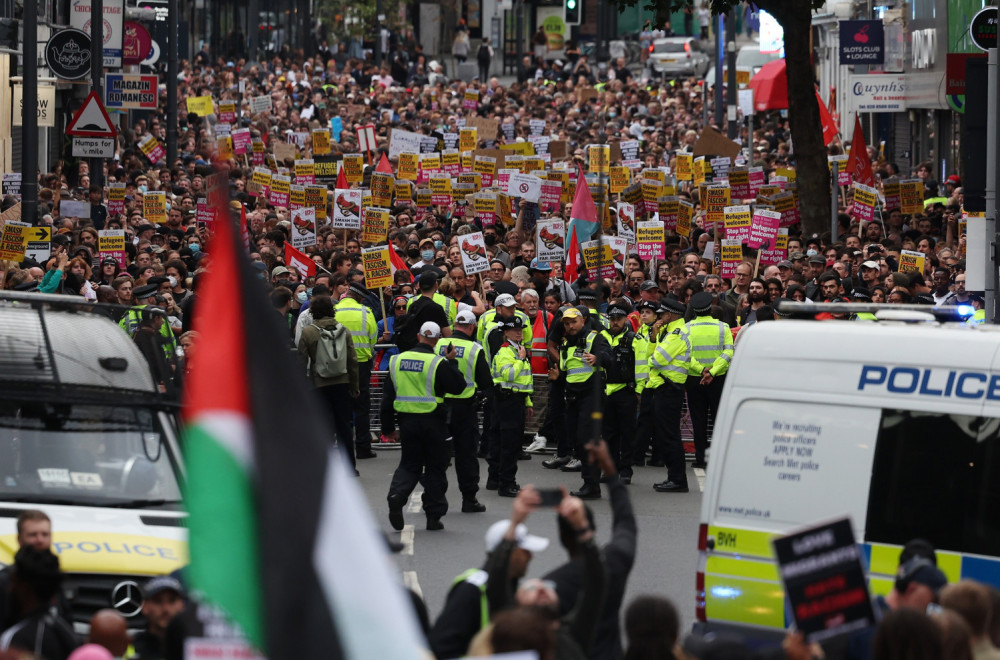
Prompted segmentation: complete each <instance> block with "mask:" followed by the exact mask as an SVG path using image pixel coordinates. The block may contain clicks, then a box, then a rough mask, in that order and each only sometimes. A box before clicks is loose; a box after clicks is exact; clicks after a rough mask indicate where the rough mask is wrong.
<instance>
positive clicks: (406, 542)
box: [399, 525, 413, 555]
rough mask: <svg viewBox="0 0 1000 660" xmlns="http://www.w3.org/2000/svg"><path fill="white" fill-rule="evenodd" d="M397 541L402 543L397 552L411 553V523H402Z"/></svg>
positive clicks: (402, 553)
mask: <svg viewBox="0 0 1000 660" xmlns="http://www.w3.org/2000/svg"><path fill="white" fill-rule="evenodd" d="M399 542H400V543H402V544H403V549H402V550H400V551H399V554H401V555H412V554H413V525H403V531H401V532H400V533H399Z"/></svg>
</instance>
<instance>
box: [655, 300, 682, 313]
mask: <svg viewBox="0 0 1000 660" xmlns="http://www.w3.org/2000/svg"><path fill="white" fill-rule="evenodd" d="M656 311H657V312H659V313H661V314H662V313H664V312H669V313H670V314H680V315H681V316H683V315H684V312H685V311H687V308H686V307H685V306H684V303H682V302H681V301H680V300H677V299H676V298H663V299H661V300H660V306H659V307H658V308H657V310H656Z"/></svg>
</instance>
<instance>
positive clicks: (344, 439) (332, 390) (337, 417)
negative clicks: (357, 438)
mask: <svg viewBox="0 0 1000 660" xmlns="http://www.w3.org/2000/svg"><path fill="white" fill-rule="evenodd" d="M316 394H318V395H319V398H320V400H321V401H322V402H323V407H324V408H325V409H326V416H327V417H329V418H330V424H331V428H333V430H334V431H335V435H336V438H337V442H339V443H340V444H341V445H343V447H344V449H346V450H347V455H348V456H350V457H351V465H353V466H355V467H357V460H356V459H355V458H354V430H353V429H352V428H351V414H352V413H351V401H352V399H351V386H350V384H349V383H342V384H339V385H327V386H326V387H318V388H316ZM331 439H332V438H331Z"/></svg>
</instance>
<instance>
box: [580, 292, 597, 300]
mask: <svg viewBox="0 0 1000 660" xmlns="http://www.w3.org/2000/svg"><path fill="white" fill-rule="evenodd" d="M577 297H578V298H579V299H580V300H581V301H583V300H594V301H596V300H597V291H595V290H593V289H580V292H579V293H578V294H577Z"/></svg>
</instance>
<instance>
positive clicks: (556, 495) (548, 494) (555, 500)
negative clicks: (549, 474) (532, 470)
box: [538, 488, 563, 507]
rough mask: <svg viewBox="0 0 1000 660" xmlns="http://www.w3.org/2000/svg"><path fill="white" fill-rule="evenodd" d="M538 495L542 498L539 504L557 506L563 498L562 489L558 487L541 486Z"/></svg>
mask: <svg viewBox="0 0 1000 660" xmlns="http://www.w3.org/2000/svg"><path fill="white" fill-rule="evenodd" d="M538 496H539V497H540V498H541V502H539V504H538V506H547V507H556V506H559V504H560V502H562V500H563V495H562V491H561V490H559V489H558V488H539V489H538Z"/></svg>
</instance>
